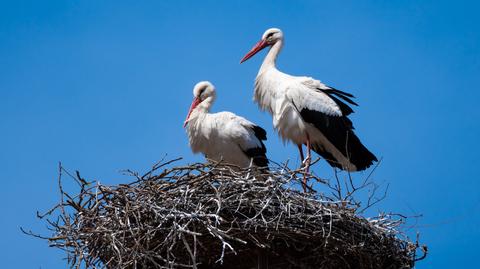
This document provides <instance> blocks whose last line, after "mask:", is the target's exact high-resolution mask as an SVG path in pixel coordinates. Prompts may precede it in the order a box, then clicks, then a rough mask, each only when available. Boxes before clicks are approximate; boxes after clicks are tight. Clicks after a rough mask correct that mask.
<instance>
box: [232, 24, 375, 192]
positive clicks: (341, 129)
mask: <svg viewBox="0 0 480 269" xmlns="http://www.w3.org/2000/svg"><path fill="white" fill-rule="evenodd" d="M282 46H283V32H282V31H281V30H280V29H277V28H271V29H268V30H267V31H265V33H264V34H263V36H262V39H261V40H260V41H259V42H258V43H257V44H256V45H255V46H254V47H253V48H252V49H251V50H250V51H249V52H248V53H247V54H246V55H245V57H243V59H242V60H241V62H240V63H243V62H244V61H246V60H248V59H249V58H251V57H252V56H253V55H255V54H256V53H257V52H259V51H261V50H262V49H264V48H266V47H270V50H269V52H268V53H267V56H266V57H265V59H264V60H263V63H262V66H261V67H260V70H259V71H258V74H257V77H256V79H255V93H254V100H255V101H256V102H257V103H258V105H259V106H260V108H261V109H263V110H267V111H268V112H270V113H271V114H272V116H273V126H274V127H275V129H276V130H277V131H278V133H279V134H280V136H281V137H282V139H284V140H290V141H292V142H293V143H295V144H296V145H297V146H298V149H299V151H300V157H301V159H302V162H303V164H304V165H305V167H306V171H307V172H308V169H309V166H310V163H311V153H310V150H311V149H312V150H313V151H315V152H316V153H318V154H319V155H320V156H321V157H323V158H324V159H325V160H326V161H327V162H328V163H329V164H330V165H331V166H333V167H338V168H340V169H342V170H346V171H361V170H364V169H366V168H368V167H369V166H370V165H372V163H373V162H374V161H377V158H376V157H375V155H373V154H372V153H371V152H370V151H369V150H368V149H367V148H366V147H365V146H364V145H363V144H362V143H361V142H360V139H359V138H358V137H357V136H356V135H355V133H354V131H353V129H354V128H353V125H352V122H351V121H350V119H349V118H348V115H350V114H351V113H352V112H353V110H352V109H351V108H350V107H349V106H348V105H347V103H348V104H350V105H357V104H356V103H355V102H354V101H352V98H353V95H351V94H349V93H346V92H343V91H339V90H337V89H335V88H333V87H329V86H327V85H325V84H323V83H322V82H320V81H319V80H315V79H313V78H311V77H303V76H302V77H299V76H291V75H288V74H285V73H283V72H281V71H279V70H278V69H277V67H276V65H275V61H276V59H277V56H278V54H279V52H280V50H281V49H282ZM302 145H306V147H307V156H306V158H304V156H303V149H302ZM304 184H306V179H304ZM304 187H305V185H304Z"/></svg>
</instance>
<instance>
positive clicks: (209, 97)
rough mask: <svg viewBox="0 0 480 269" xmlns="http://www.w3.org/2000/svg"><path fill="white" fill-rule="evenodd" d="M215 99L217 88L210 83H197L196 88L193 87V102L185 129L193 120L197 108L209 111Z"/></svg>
mask: <svg viewBox="0 0 480 269" xmlns="http://www.w3.org/2000/svg"><path fill="white" fill-rule="evenodd" d="M215 97H216V94H215V86H213V84H212V83H211V82H210V81H200V82H199V83H197V84H196V85H195V87H193V101H192V105H191V106H190V110H189V111H188V115H187V118H186V119H185V122H184V124H183V127H185V126H187V124H188V121H189V120H190V118H192V112H193V111H195V109H196V108H197V107H200V108H203V109H205V110H206V111H208V110H209V109H210V106H211V105H212V103H213V101H214V100H215Z"/></svg>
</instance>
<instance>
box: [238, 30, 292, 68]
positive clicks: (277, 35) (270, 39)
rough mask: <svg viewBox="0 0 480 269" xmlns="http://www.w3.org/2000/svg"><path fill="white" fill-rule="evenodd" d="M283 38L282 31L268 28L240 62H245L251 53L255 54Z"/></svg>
mask: <svg viewBox="0 0 480 269" xmlns="http://www.w3.org/2000/svg"><path fill="white" fill-rule="evenodd" d="M280 40H283V32H282V30H280V29H278V28H270V29H268V30H267V31H265V33H263V35H262V39H260V41H258V42H257V44H255V46H253V48H252V49H251V50H250V51H249V52H248V53H247V54H246V55H245V56H244V57H243V59H242V60H241V61H240V63H243V62H245V61H246V60H248V59H250V58H251V57H252V56H253V55H255V54H257V52H259V51H261V50H262V49H264V48H266V47H269V46H273V45H274V44H275V43H277V42H278V41H280Z"/></svg>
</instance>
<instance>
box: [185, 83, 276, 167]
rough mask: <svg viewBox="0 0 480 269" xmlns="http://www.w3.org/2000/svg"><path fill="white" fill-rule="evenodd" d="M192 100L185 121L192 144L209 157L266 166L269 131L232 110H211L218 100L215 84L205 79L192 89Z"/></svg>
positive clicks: (239, 163) (246, 164) (238, 164)
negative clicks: (214, 111) (266, 141)
mask: <svg viewBox="0 0 480 269" xmlns="http://www.w3.org/2000/svg"><path fill="white" fill-rule="evenodd" d="M193 96H194V99H193V102H192V105H191V107H190V111H189V112H188V115H187V118H186V120H185V124H184V127H186V130H187V134H188V138H189V142H190V147H191V148H192V151H193V152H194V153H198V152H201V153H203V154H204V155H205V157H206V158H207V159H209V160H213V161H224V162H226V163H229V164H234V165H237V166H239V167H241V168H245V167H249V166H250V165H251V164H253V165H255V166H257V167H267V166H268V159H267V156H266V152H267V149H266V147H265V145H264V144H263V141H264V140H267V132H266V131H265V130H264V129H262V128H261V127H259V126H257V125H255V124H254V123H252V122H250V121H248V120H246V119H245V118H242V117H240V116H237V115H235V114H233V113H231V112H218V113H209V112H210V107H211V106H212V104H213V102H214V101H215V97H216V93H215V87H214V86H213V85H212V83H210V82H208V81H202V82H199V83H197V84H196V85H195V87H194V89H193Z"/></svg>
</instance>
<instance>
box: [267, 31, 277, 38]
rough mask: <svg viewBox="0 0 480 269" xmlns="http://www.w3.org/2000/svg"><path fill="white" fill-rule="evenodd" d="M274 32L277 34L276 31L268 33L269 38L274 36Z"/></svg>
mask: <svg viewBox="0 0 480 269" xmlns="http://www.w3.org/2000/svg"><path fill="white" fill-rule="evenodd" d="M273 34H275V33H274V32H271V33H268V35H267V38H270V37H272V36H273Z"/></svg>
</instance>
